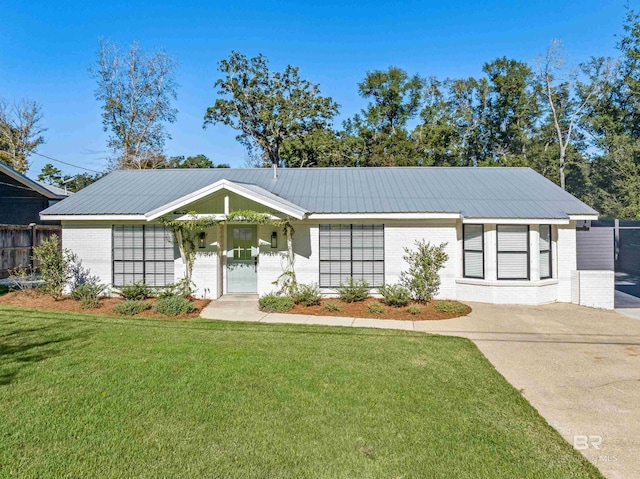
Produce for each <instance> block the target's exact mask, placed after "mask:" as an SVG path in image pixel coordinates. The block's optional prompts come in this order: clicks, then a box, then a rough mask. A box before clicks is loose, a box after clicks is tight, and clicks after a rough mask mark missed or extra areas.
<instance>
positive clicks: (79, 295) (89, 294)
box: [71, 280, 106, 309]
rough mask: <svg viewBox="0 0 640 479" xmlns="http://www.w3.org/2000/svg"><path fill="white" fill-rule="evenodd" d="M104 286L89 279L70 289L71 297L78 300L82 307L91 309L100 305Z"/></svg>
mask: <svg viewBox="0 0 640 479" xmlns="http://www.w3.org/2000/svg"><path fill="white" fill-rule="evenodd" d="M105 289H106V286H105V285H104V284H100V283H99V282H97V281H95V280H94V281H89V282H87V283H84V284H81V285H79V286H77V287H76V288H75V289H74V290H73V291H71V298H72V299H75V300H76V301H79V302H80V305H81V306H82V307H83V308H84V309H92V308H97V307H98V306H100V296H102V294H103V293H104V290H105Z"/></svg>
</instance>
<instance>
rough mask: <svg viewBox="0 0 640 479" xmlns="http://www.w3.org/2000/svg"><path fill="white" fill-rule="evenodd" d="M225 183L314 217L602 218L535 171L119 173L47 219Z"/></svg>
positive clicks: (154, 204)
mask: <svg viewBox="0 0 640 479" xmlns="http://www.w3.org/2000/svg"><path fill="white" fill-rule="evenodd" d="M222 179H226V180H229V181H232V182H234V183H238V184H242V185H243V186H245V187H248V188H249V189H251V188H252V186H251V185H254V186H255V187H258V188H261V189H263V190H266V191H268V192H270V193H271V194H273V195H275V196H277V197H279V198H282V199H283V200H285V201H287V202H289V203H293V204H294V205H297V206H298V207H300V208H302V209H304V210H307V211H309V212H312V213H460V214H462V215H463V216H464V217H467V218H541V219H544V218H550V219H551V218H558V219H566V218H567V217H568V215H570V214H571V215H580V214H583V215H584V214H586V215H594V214H597V212H596V211H595V210H593V209H592V208H590V207H589V206H587V205H586V204H584V203H583V202H581V201H580V200H578V199H577V198H575V197H574V196H572V195H571V194H569V193H567V192H566V191H564V190H562V189H561V188H560V187H558V186H557V185H555V184H554V183H552V182H551V181H549V180H547V179H546V178H544V177H543V176H541V175H540V174H538V173H536V172H535V171H533V170H532V169H530V168H498V167H497V168H436V167H415V168H414V167H393V168H391V167H389V168H282V169H278V178H277V179H273V172H272V170H271V169H266V168H259V169H228V168H212V169H175V170H171V169H165V170H126V171H114V172H113V173H110V174H109V175H107V176H106V177H104V178H102V179H101V180H99V181H97V182H96V183H93V184H92V185H90V186H88V187H87V188H85V189H83V190H81V191H79V192H78V193H76V194H74V195H73V196H71V197H69V198H67V199H65V200H63V201H61V202H60V203H57V204H55V205H53V206H51V207H50V208H47V209H46V210H44V211H43V212H42V214H44V215H106V214H145V213H148V212H150V211H153V210H156V209H158V208H160V207H162V206H164V205H167V204H168V203H171V202H173V201H176V200H179V199H180V198H182V197H184V196H187V195H189V194H191V193H193V192H195V191H197V190H199V189H201V188H204V187H206V186H208V185H211V184H213V183H215V182H218V181H220V180H222Z"/></svg>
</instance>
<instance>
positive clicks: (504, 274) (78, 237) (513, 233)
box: [41, 167, 613, 304]
mask: <svg viewBox="0 0 640 479" xmlns="http://www.w3.org/2000/svg"><path fill="white" fill-rule="evenodd" d="M237 210H252V211H259V212H267V213H270V214H272V215H273V216H274V217H277V218H291V219H293V220H295V223H294V228H295V235H294V237H293V250H294V252H295V272H296V275H297V279H298V281H299V282H302V283H311V282H315V283H318V284H319V285H320V287H321V288H322V290H323V291H324V292H325V293H333V292H335V288H336V286H338V285H339V284H340V282H342V281H344V280H346V279H347V278H348V277H349V276H353V277H356V278H364V279H366V280H367V281H368V282H369V283H370V284H371V285H372V286H373V287H376V286H379V285H381V284H383V283H395V282H397V281H398V280H399V277H400V273H401V272H402V271H403V270H405V269H406V263H405V261H404V260H403V255H404V254H405V252H404V248H405V247H409V248H411V247H412V246H414V242H415V241H416V240H422V239H424V240H427V241H430V242H431V243H435V244H439V243H443V242H444V243H447V247H446V252H447V253H448V255H449V260H448V261H447V263H446V265H445V267H444V268H443V270H442V271H441V277H442V284H441V287H440V294H439V297H440V298H449V299H459V300H467V301H483V302H492V303H523V304H541V303H549V302H553V301H562V302H570V301H571V300H572V272H574V271H575V270H576V221H578V220H595V219H597V212H596V211H594V210H593V209H592V208H590V207H589V206H587V205H585V204H584V203H582V202H581V201H579V200H578V199H576V198H574V197H573V196H571V195H570V194H569V193H567V192H565V191H563V190H562V189H560V188H559V187H558V186H556V185H555V184H553V183H552V182H550V181H548V180H547V179H545V178H544V177H542V176H541V175H539V174H538V173H536V172H534V171H533V170H531V169H528V168H434V167H426V168H313V169H304V168H301V169H297V168H296V169H293V168H292V169H282V170H278V171H277V172H276V170H269V169H210V170H209V169H207V170H195V169H187V170H143V171H116V172H113V173H111V174H109V175H108V176H106V177H105V178H103V179H101V180H99V181H98V182H96V183H94V184H92V185H90V186H89V187H87V188H85V189H83V190H82V191H80V192H79V193H77V194H75V195H73V196H72V197H70V198H68V199H66V200H64V201H62V202H60V203H58V204H56V205H53V206H52V207H50V208H48V209H47V210H45V211H44V212H43V213H42V214H41V217H42V219H43V220H47V221H61V222H62V226H63V245H64V247H66V248H70V249H71V250H73V251H74V252H75V253H76V254H77V255H78V256H79V257H80V259H82V261H83V265H84V266H85V267H88V268H90V269H91V273H92V274H94V275H97V276H99V277H100V278H101V280H102V281H103V282H104V283H108V284H112V285H121V284H124V283H131V282H134V281H138V280H144V281H145V282H146V283H148V284H150V285H156V286H162V285H165V284H167V283H170V282H174V281H176V280H177V279H179V278H180V277H181V276H182V275H183V273H184V265H183V261H182V259H181V258H180V255H179V254H178V252H177V248H175V246H174V245H173V243H172V235H171V234H170V233H169V232H167V231H166V230H165V229H164V228H163V227H162V226H161V225H160V224H159V222H158V220H159V219H160V218H163V217H168V218H172V219H176V218H187V217H188V215H187V213H190V212H196V213H197V214H198V215H207V216H211V215H213V216H215V217H216V218H224V217H225V215H226V214H228V213H229V212H231V211H237ZM201 246H202V248H201V254H200V255H199V256H198V259H197V260H196V264H195V268H194V282H195V283H196V286H197V295H199V296H206V297H210V298H218V297H220V296H221V295H223V294H228V293H239V292H255V293H258V294H260V295H262V294H265V293H267V292H269V291H272V290H274V289H275V288H276V286H274V284H273V282H274V281H275V280H276V279H277V278H278V276H280V275H281V274H282V272H283V269H284V267H285V263H286V249H287V245H286V239H285V238H284V236H283V234H282V231H281V230H279V229H278V228H274V227H272V226H266V225H257V226H254V225H248V224H221V225H217V226H214V227H212V228H209V230H208V231H204V232H203V236H202V241H201ZM612 294H613V292H612Z"/></svg>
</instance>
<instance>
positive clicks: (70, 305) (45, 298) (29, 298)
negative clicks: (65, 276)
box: [0, 290, 210, 319]
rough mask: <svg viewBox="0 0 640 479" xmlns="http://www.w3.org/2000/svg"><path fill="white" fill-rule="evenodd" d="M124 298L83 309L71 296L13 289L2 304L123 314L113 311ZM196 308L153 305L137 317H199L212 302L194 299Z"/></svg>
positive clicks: (106, 300) (152, 300) (101, 301)
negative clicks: (169, 310)
mask: <svg viewBox="0 0 640 479" xmlns="http://www.w3.org/2000/svg"><path fill="white" fill-rule="evenodd" d="M123 301H124V300H123V299H122V298H102V299H100V306H99V307H97V308H94V309H83V308H82V307H81V306H80V303H79V302H78V301H74V300H73V299H71V298H69V297H64V298H62V299H59V300H58V301H55V300H54V299H53V298H52V297H51V296H49V295H47V294H42V293H40V292H39V291H35V290H34V291H29V292H28V293H26V292H24V291H12V292H10V293H7V294H3V295H2V296H0V304H6V305H9V306H20V307H23V308H37V309H54V310H59V311H71V312H74V313H86V314H107V315H110V316H120V317H128V316H121V315H119V314H116V313H114V312H113V305H114V304H118V303H122V302H123ZM146 301H147V302H148V303H150V304H152V305H154V306H155V304H156V301H157V300H156V299H155V298H149V299H147V300H146ZM192 301H193V304H194V305H195V307H196V310H195V311H194V312H193V313H189V314H184V315H181V316H165V315H164V314H159V313H156V311H155V309H154V308H153V307H152V308H151V309H148V310H146V311H142V312H141V313H139V314H136V317H140V316H143V317H148V318H162V319H185V318H197V317H198V316H199V315H200V311H202V309H203V308H204V307H205V306H207V305H208V304H209V303H210V300H208V299H192Z"/></svg>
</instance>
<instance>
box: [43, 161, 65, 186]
mask: <svg viewBox="0 0 640 479" xmlns="http://www.w3.org/2000/svg"><path fill="white" fill-rule="evenodd" d="M38 181H43V182H45V183H47V184H49V185H54V186H62V182H63V181H64V179H63V177H62V170H61V169H59V168H56V167H55V166H53V165H52V164H51V163H47V164H46V165H44V166H43V167H42V170H41V171H40V174H39V175H38Z"/></svg>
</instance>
